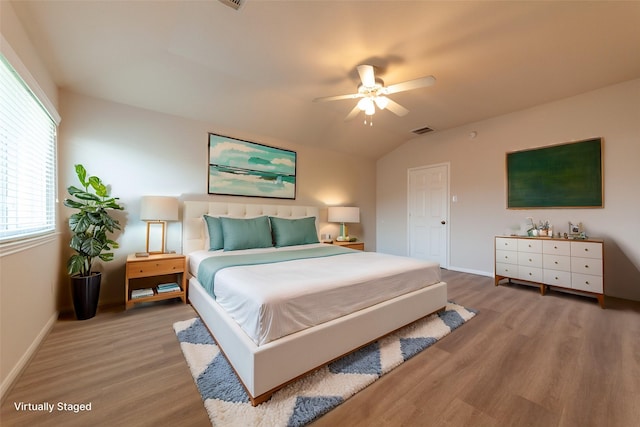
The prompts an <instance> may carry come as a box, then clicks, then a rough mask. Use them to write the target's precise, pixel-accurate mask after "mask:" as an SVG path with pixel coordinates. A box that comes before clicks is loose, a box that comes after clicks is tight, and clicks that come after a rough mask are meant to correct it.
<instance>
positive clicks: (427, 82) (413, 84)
mask: <svg viewBox="0 0 640 427" xmlns="http://www.w3.org/2000/svg"><path fill="white" fill-rule="evenodd" d="M435 82H436V78H435V77H433V76H427V77H421V78H419V79H415V80H408V81H406V82H402V83H396V84H394V85H391V86H387V87H386V88H385V93H386V94H392V93H398V92H404V91H406V90H413V89H419V88H421V87H426V86H431V85H432V84H434V83H435Z"/></svg>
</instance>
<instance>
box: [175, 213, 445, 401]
mask: <svg viewBox="0 0 640 427" xmlns="http://www.w3.org/2000/svg"><path fill="white" fill-rule="evenodd" d="M205 216H206V217H207V220H204V219H203V218H205ZM319 217H320V210H319V208H317V207H313V206H291V205H266V204H242V203H226V202H206V201H186V202H184V209H183V220H182V221H183V253H184V254H186V255H187V256H188V259H189V261H188V264H189V276H190V277H189V288H188V298H189V301H190V302H191V304H192V306H193V307H194V309H195V310H196V311H197V313H198V315H199V316H200V318H201V319H202V321H203V322H204V323H205V325H206V326H207V327H208V328H209V330H210V332H211V333H212V335H213V336H214V338H215V340H216V342H217V343H218V345H219V347H220V349H221V351H222V352H223V353H224V354H225V356H226V357H227V359H228V360H229V362H230V364H231V366H232V367H233V369H234V370H235V372H236V373H237V375H238V377H239V378H240V380H241V382H242V383H243V385H244V387H245V389H246V391H247V393H248V395H249V398H250V400H251V403H252V404H253V405H258V404H260V403H262V402H264V401H266V400H267V399H269V397H270V396H271V395H272V394H273V392H275V391H276V390H278V389H280V388H282V387H283V386H285V385H286V384H288V383H290V382H291V381H294V380H295V379H297V378H299V377H301V376H303V375H305V374H306V373H309V372H311V371H313V370H314V369H316V368H318V367H320V366H323V365H325V364H327V363H329V362H331V361H332V360H335V359H337V358H339V357H340V356H342V355H344V354H347V353H349V352H351V351H353V350H355V349H357V348H360V347H362V346H364V345H366V344H368V343H370V342H372V341H375V340H376V339H378V338H380V337H382V336H384V335H386V334H389V333H391V332H393V331H395V330H397V329H399V328H401V327H403V326H405V325H407V324H409V323H412V322H414V321H416V320H418V319H420V318H423V317H425V316H428V315H429V314H432V313H434V312H436V311H439V310H442V309H444V307H445V305H446V302H447V286H446V283H444V282H442V281H441V280H440V268H439V265H438V264H436V263H431V262H425V261H418V260H414V259H411V258H407V257H396V256H392V255H384V254H378V253H374V252H368V253H367V252H362V251H355V250H352V249H345V248H340V247H338V246H336V245H326V244H322V243H318V242H317V235H318V225H319V220H318V219H319ZM213 219H215V221H216V223H215V225H214V223H213V222H207V221H213ZM265 219H268V221H269V227H270V230H271V233H272V236H273V237H274V240H275V241H276V243H277V245H276V247H271V246H270V245H267V244H265V245H256V243H255V239H256V238H253V237H252V239H253V241H252V242H249V243H247V242H244V241H241V243H239V244H237V242H235V241H234V242H233V243H230V242H231V241H232V240H234V239H235V237H230V236H233V235H230V234H229V233H228V231H229V230H231V229H233V228H232V227H235V225H236V223H238V224H239V225H242V226H243V227H244V226H246V224H249V225H251V226H253V225H254V223H256V224H257V223H260V224H261V225H260V226H261V227H262V226H263V222H264V221H265ZM241 220H242V221H241ZM218 222H224V225H225V228H224V231H225V233H226V234H225V236H226V237H227V242H226V243H229V245H231V246H230V247H225V249H219V246H216V245H218V242H214V240H212V238H211V236H210V235H209V233H208V230H209V229H210V227H217V226H218V225H217V224H218ZM302 223H304V227H305V229H306V230H307V233H306V236H308V235H309V234H310V233H311V231H310V230H309V228H310V227H311V228H312V231H313V232H314V233H315V236H314V239H312V240H310V241H307V240H304V239H303V240H304V241H302V242H301V241H300V238H299V237H296V239H293V240H291V239H288V237H287V234H286V233H285V232H287V231H289V230H294V229H293V228H292V227H290V224H298V225H300V224H302ZM212 229H213V228H212ZM239 229H241V228H239ZM251 230H254V229H251ZM294 231H295V230H294ZM294 231H292V234H295V233H294ZM259 234H260V232H253V231H252V233H251V235H252V236H254V237H255V236H257V235H259ZM212 235H217V233H212ZM252 239H249V240H252ZM265 239H266V237H265ZM240 240H241V239H240ZM258 240H259V239H258ZM263 240H264V239H263ZM289 243H291V244H289ZM299 243H303V244H299ZM220 244H221V243H220ZM234 245H236V246H234ZM247 245H249V246H251V245H254V246H257V247H247ZM260 246H265V247H260ZM210 248H213V250H211V249H210ZM229 249H234V250H229ZM263 281H264V282H265V283H263ZM267 285H268V286H267ZM267 288H268V289H267Z"/></svg>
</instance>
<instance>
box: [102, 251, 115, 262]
mask: <svg viewBox="0 0 640 427" xmlns="http://www.w3.org/2000/svg"><path fill="white" fill-rule="evenodd" d="M99 257H100V259H101V260H102V261H113V253H111V252H105V253H102V254H100V256H99Z"/></svg>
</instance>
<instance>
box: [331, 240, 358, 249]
mask: <svg viewBox="0 0 640 427" xmlns="http://www.w3.org/2000/svg"><path fill="white" fill-rule="evenodd" d="M333 244H334V245H338V246H344V247H347V248H350V249H357V250H359V251H364V242H338V241H337V240H334V241H333Z"/></svg>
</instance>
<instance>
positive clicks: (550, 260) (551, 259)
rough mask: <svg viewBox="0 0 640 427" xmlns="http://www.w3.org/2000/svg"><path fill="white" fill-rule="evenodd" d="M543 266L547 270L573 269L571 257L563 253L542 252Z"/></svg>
mask: <svg viewBox="0 0 640 427" xmlns="http://www.w3.org/2000/svg"><path fill="white" fill-rule="evenodd" d="M542 267H543V268H544V269H545V270H546V269H547V268H548V269H550V270H561V271H571V258H570V257H568V256H563V255H549V254H542Z"/></svg>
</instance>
